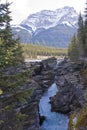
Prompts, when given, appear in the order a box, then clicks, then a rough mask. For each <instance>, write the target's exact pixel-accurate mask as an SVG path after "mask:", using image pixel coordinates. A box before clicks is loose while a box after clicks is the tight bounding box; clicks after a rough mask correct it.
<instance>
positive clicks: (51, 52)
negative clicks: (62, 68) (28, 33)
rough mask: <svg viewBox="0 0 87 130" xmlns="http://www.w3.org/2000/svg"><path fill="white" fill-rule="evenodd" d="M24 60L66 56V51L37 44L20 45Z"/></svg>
mask: <svg viewBox="0 0 87 130" xmlns="http://www.w3.org/2000/svg"><path fill="white" fill-rule="evenodd" d="M22 50H23V56H24V57H25V58H37V56H60V57H62V56H66V55H67V49H62V48H53V47H47V46H42V45H37V44H22Z"/></svg>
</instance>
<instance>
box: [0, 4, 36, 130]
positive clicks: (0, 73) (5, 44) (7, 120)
mask: <svg viewBox="0 0 87 130" xmlns="http://www.w3.org/2000/svg"><path fill="white" fill-rule="evenodd" d="M9 6H10V4H9V3H6V4H0V129H3V130H4V129H6V130H10V129H12V130H22V129H23V116H24V115H22V113H21V112H16V111H15V109H17V108H19V107H21V106H22V105H25V104H26V103H27V101H28V100H29V98H30V96H31V95H32V93H33V91H34V89H33V88H29V87H28V82H29V78H30V77H31V73H32V69H31V70H30V69H28V68H26V66H25V64H24V63H23V61H24V59H23V56H22V48H21V45H20V43H19V39H16V40H14V39H13V34H12V30H11V27H10V21H11V18H10V13H11V12H10V11H9ZM22 63H23V64H22Z"/></svg>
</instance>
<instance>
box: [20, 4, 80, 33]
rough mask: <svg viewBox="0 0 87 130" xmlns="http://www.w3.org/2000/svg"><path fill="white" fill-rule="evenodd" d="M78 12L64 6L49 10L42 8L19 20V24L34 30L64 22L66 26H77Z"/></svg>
mask: <svg viewBox="0 0 87 130" xmlns="http://www.w3.org/2000/svg"><path fill="white" fill-rule="evenodd" d="M77 21H78V13H77V12H76V11H75V9H74V8H73V7H69V6H65V7H63V8H59V9H56V10H54V11H51V10H42V11H40V12H37V13H35V14H31V15H29V16H28V18H27V19H25V20H24V21H22V22H21V24H20V25H21V26H25V25H26V28H27V27H30V28H32V30H33V31H36V30H37V29H39V28H44V29H49V28H50V27H54V26H56V25H58V24H66V25H67V26H71V27H77Z"/></svg>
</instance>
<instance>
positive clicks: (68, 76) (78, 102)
mask: <svg viewBox="0 0 87 130" xmlns="http://www.w3.org/2000/svg"><path fill="white" fill-rule="evenodd" d="M83 68H84V63H83V62H78V63H74V62H70V61H68V60H64V61H63V62H61V63H60V64H59V65H58V67H57V68H56V70H55V72H56V76H55V82H56V84H57V85H58V86H59V92H58V93H57V94H56V95H55V96H54V97H52V98H51V104H52V111H56V112H61V113H64V114H68V113H69V112H71V111H74V110H76V109H79V108H81V107H82V106H83V105H84V102H85V100H84V94H83V93H84V91H83V88H84V86H83V83H82V79H81V75H80V71H81V70H82V69H83Z"/></svg>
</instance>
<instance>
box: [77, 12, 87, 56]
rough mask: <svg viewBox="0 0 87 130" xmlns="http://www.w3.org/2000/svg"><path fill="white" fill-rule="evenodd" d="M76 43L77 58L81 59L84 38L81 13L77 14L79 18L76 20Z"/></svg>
mask: <svg viewBox="0 0 87 130" xmlns="http://www.w3.org/2000/svg"><path fill="white" fill-rule="evenodd" d="M77 43H78V46H79V57H83V56H84V43H85V36H84V22H83V18H82V16H81V13H80V14H79V18H78V31H77Z"/></svg>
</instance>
